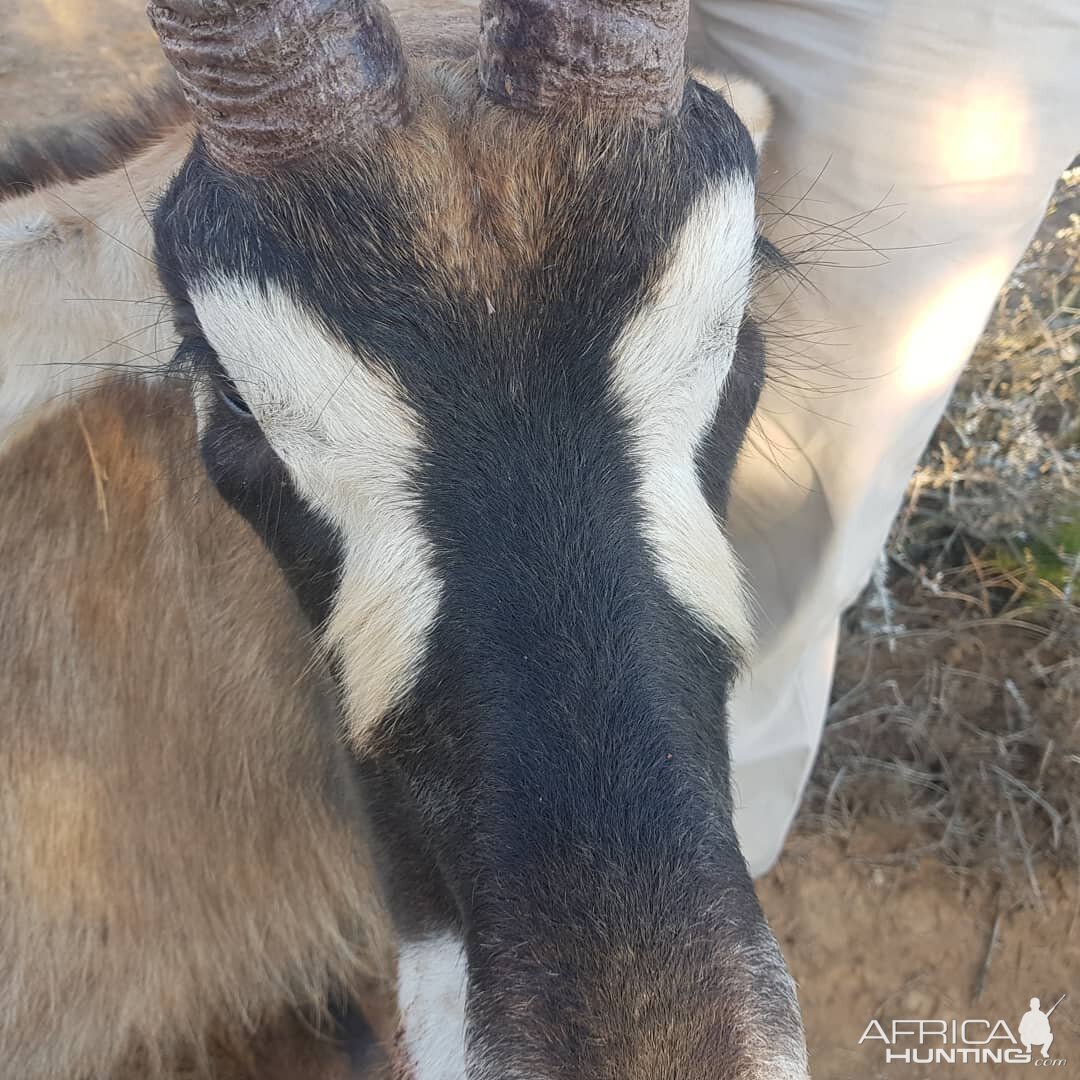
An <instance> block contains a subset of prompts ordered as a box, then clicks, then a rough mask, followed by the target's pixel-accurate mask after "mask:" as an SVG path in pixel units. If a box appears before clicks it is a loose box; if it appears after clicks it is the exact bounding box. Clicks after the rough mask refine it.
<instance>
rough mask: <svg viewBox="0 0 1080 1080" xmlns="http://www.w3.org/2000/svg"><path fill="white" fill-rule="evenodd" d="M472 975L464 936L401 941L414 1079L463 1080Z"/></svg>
mask: <svg viewBox="0 0 1080 1080" xmlns="http://www.w3.org/2000/svg"><path fill="white" fill-rule="evenodd" d="M467 979H468V973H467V967H466V963H465V950H464V948H463V947H462V944H461V941H460V939H459V938H456V937H453V936H451V935H449V934H447V935H446V936H444V937H434V938H429V939H427V940H424V941H417V942H411V943H409V944H406V945H404V946H402V949H401V955H400V956H399V957H398V1009H399V1012H400V1014H401V1024H402V1033H401V1041H402V1046H401V1051H402V1052H403V1053H404V1055H405V1057H406V1059H407V1066H408V1071H407V1072H406V1075H407V1076H409V1080H464V1077H465V995H466V990H467V985H468V983H467Z"/></svg>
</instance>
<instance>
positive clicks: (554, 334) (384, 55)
mask: <svg viewBox="0 0 1080 1080" xmlns="http://www.w3.org/2000/svg"><path fill="white" fill-rule="evenodd" d="M150 14H151V18H152V20H153V23H154V25H155V27H156V29H157V32H158V34H159V36H160V38H161V42H162V45H163V47H164V49H165V52H166V55H167V56H168V58H169V60H170V62H171V63H172V65H173V66H174V67H175V69H176V72H177V74H178V76H179V78H180V80H181V82H182V84H183V86H184V88H185V91H186V93H187V95H188V97H189V99H190V101H191V103H192V106H193V108H194V112H195V117H196V122H197V128H198V135H197V137H196V139H195V142H194V145H193V146H192V149H191V152H190V154H189V156H188V157H187V160H186V162H185V164H184V165H183V167H182V168H181V170H180V172H179V174H178V175H177V177H176V178H175V180H174V181H173V183H172V185H171V188H170V189H169V191H168V192H167V194H166V195H165V196H164V198H163V199H162V201H161V204H160V206H159V208H158V210H157V213H156V219H155V232H156V244H157V259H158V263H159V266H160V270H161V274H162V276H163V279H164V281H165V284H166V287H167V288H168V290H169V292H170V294H171V296H172V299H173V303H174V306H175V312H176V321H177V326H178V329H179V332H180V334H181V335H182V338H183V344H182V345H181V347H180V351H179V354H178V360H179V361H182V362H184V363H185V364H186V365H187V366H188V367H189V368H190V369H191V370H192V371H193V372H194V383H193V385H194V394H195V399H196V409H197V413H198V416H199V430H200V441H201V452H202V456H203V459H204V461H205V464H206V468H207V470H208V472H209V475H210V476H211V477H212V479H213V480H214V482H215V483H216V484H217V486H218V488H219V489H220V491H221V492H222V493H223V494H224V496H225V497H226V499H227V500H229V501H230V502H231V504H232V505H233V506H234V507H235V508H236V509H237V510H238V511H239V512H240V513H242V514H243V515H245V516H246V517H247V518H248V520H249V521H250V522H251V523H252V525H253V526H254V528H255V529H256V530H257V531H258V532H259V533H260V535H261V536H262V537H263V539H264V540H265V542H266V544H267V545H268V546H269V547H270V549H271V550H272V551H273V552H274V554H275V555H276V556H277V558H278V560H279V561H280V563H281V565H282V567H283V569H284V572H285V574H286V575H287V577H288V579H289V581H290V582H291V583H292V585H293V587H294V588H295V590H296V592H297V593H298V595H299V597H300V599H301V601H302V603H303V604H304V606H305V607H306V609H307V611H308V613H309V615H310V617H311V620H312V624H313V627H314V635H315V638H316V640H317V642H318V646H319V648H320V649H321V650H322V651H323V652H324V653H325V655H326V656H327V657H328V659H329V661H330V663H331V665H332V668H333V671H334V672H335V675H336V681H337V685H338V688H339V691H340V699H341V714H342V717H343V730H344V734H345V737H346V738H347V740H348V742H349V745H350V747H351V749H352V751H353V753H354V755H355V757H356V760H357V767H358V776H359V781H360V785H361V788H362V791H363V794H364V797H365V798H366V799H367V800H368V802H369V803H370V808H371V813H372V816H373V819H374V821H375V822H376V825H377V828H378V834H379V843H380V874H381V877H382V880H383V882H384V885H385V889H386V892H387V894H388V896H389V898H390V903H391V907H392V909H393V911H394V914H395V918H396V924H397V932H398V934H399V937H400V990H399V1005H400V1013H401V1020H402V1032H401V1038H400V1046H399V1054H400V1059H401V1060H400V1065H399V1067H400V1070H401V1073H402V1075H403V1076H407V1077H415V1078H416V1080H464V1078H466V1077H468V1078H469V1080H488V1078H491V1080H496V1078H497V1080H717V1078H739V1080H797V1078H802V1077H804V1076H805V1075H806V1065H805V1052H804V1045H803V1037H802V1032H801V1025H800V1021H799V1014H798V1008H797V1005H796V1001H795V995H794V990H793V986H792V983H791V980H790V977H789V976H788V974H787V971H786V969H785V966H784V963H783V961H782V959H781V957H780V954H779V951H778V948H777V945H776V943H775V941H774V939H773V937H772V935H771V934H770V932H769V930H768V927H767V926H766V923H765V921H764V918H763V916H762V913H761V911H760V909H759V907H758V904H757V901H756V899H755V896H754V891H753V888H752V886H751V881H750V877H749V875H748V873H747V870H746V866H745V863H744V861H743V858H742V856H741V854H740V851H739V846H738V842H737V839H736V836H735V832H734V829H733V827H732V797H731V793H730V783H729V762H728V749H727V737H726V731H725V723H726V720H725V714H726V708H727V698H728V693H729V688H730V685H731V682H732V679H733V677H734V675H735V674H736V672H737V670H738V667H739V664H740V662H741V660H742V659H743V657H744V656H745V655H746V651H747V649H748V647H749V639H750V632H749V624H748V618H747V614H746V605H745V601H744V596H743V588H742V584H741V581H740V576H739V572H738V569H737V566H736V562H735V559H734V557H733V555H732V552H731V549H730V547H729V545H728V542H727V540H726V539H725V535H724V515H725V504H726V500H727V490H728V484H729V480H730V477H731V473H732V469H733V467H734V464H735V459H736V456H737V454H738V451H739V447H740V445H741V442H742V440H743V436H744V434H745V431H746V427H747V424H748V422H749V419H750V415H751V413H752V411H753V409H754V406H755V403H756V399H757V394H758V390H759V387H760V384H761V381H762V372H763V359H762V347H761V342H760V337H759V334H758V332H757V330H756V328H755V325H754V322H753V320H752V318H751V316H750V314H749V311H748V301H749V298H750V291H751V282H752V274H753V268H754V261H755V251H756V242H757V241H756V229H755V214H754V183H755V168H756V162H755V150H754V145H753V142H752V140H751V138H750V136H749V135H748V133H747V131H746V129H745V127H744V126H743V124H742V123H741V122H740V120H739V119H738V117H737V116H736V115H735V114H734V112H733V111H732V110H731V108H730V107H729V106H728V104H727V103H726V102H725V100H724V99H723V98H722V97H721V96H720V95H719V94H717V93H715V92H714V91H712V90H711V89H709V88H708V87H707V86H705V85H703V84H701V83H699V82H697V81H695V80H694V79H693V78H690V77H689V76H688V73H687V71H686V69H685V67H684V61H683V51H684V46H685V36H686V19H687V3H686V0H485V2H484V4H483V6H482V9H481V12H480V19H479V28H478V30H477V28H476V26H475V15H470V14H468V13H466V14H465V15H464V16H462V15H461V14H460V13H457V14H452V13H447V12H437V11H434V10H433V9H426V10H424V11H419V12H413V13H412V17H411V19H409V20H406V19H404V18H403V19H402V20H401V21H402V32H401V33H400V34H399V32H398V30H397V28H395V25H394V23H393V21H392V20H391V16H390V14H389V12H388V11H387V10H386V9H385V8H384V7H383V6H382V5H381V4H379V3H378V2H377V0H336V2H335V0H168V2H167V3H156V2H155V3H152V4H151V6H150Z"/></svg>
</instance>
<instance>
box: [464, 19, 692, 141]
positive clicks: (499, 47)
mask: <svg viewBox="0 0 1080 1080" xmlns="http://www.w3.org/2000/svg"><path fill="white" fill-rule="evenodd" d="M688 18H689V2H688V0H482V3H481V8H480V48H479V57H478V60H479V70H480V82H481V85H482V86H483V88H484V90H485V91H486V92H487V94H488V95H489V96H491V97H492V98H494V99H495V100H496V101H500V102H502V103H503V104H505V105H510V106H513V107H516V108H522V109H526V110H529V111H532V112H541V111H545V110H548V109H552V108H556V107H558V106H559V105H560V104H561V103H563V102H567V101H583V102H587V103H588V104H589V105H590V106H591V107H596V106H598V107H603V108H608V109H610V110H611V111H613V112H616V113H619V114H621V115H624V116H638V117H641V118H643V119H645V120H648V121H653V122H655V121H659V120H661V119H662V118H663V117H665V116H670V115H673V114H674V113H676V112H678V110H679V107H680V105H681V103H682V97H683V90H684V88H685V85H686V65H685V58H684V54H685V50H686V35H687V22H688Z"/></svg>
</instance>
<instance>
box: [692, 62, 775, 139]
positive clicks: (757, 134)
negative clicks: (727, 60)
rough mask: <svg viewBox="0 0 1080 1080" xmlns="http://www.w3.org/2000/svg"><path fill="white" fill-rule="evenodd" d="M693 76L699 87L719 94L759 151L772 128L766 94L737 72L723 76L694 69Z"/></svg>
mask: <svg viewBox="0 0 1080 1080" xmlns="http://www.w3.org/2000/svg"><path fill="white" fill-rule="evenodd" d="M693 76H694V78H695V79H697V81H698V82H699V83H701V84H702V85H703V86H707V87H708V88H709V89H710V90H715V91H716V92H717V93H718V94H720V95H722V96H723V97H724V98H725V99H726V101H727V103H728V104H729V105H730V106H731V107H732V108H733V109H734V110H735V112H736V114H737V115H738V117H739V119H740V120H741V121H742V122H743V123H744V124H745V125H746V130H747V131H749V132H750V138H751V139H753V140H754V149H755V150H757V152H758V153H759V154H760V153H761V149H762V147H763V146H764V145H765V140H766V139H767V138H768V136H769V129H770V128H771V127H772V121H773V107H772V102H771V101H769V97H768V95H767V94H766V93H765V91H764V90H762V89H761V87H760V86H758V84H757V83H756V82H751V81H750V80H749V79H744V78H743V77H742V76H741V75H723V74H720V73H718V72H714V71H706V70H704V69H702V68H695V69H694V71H693Z"/></svg>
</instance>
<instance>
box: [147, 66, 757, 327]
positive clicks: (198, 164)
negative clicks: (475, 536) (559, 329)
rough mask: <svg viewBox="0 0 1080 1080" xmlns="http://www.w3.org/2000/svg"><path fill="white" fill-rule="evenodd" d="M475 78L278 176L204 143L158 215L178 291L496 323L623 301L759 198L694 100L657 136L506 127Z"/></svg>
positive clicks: (744, 149) (717, 100)
mask: <svg viewBox="0 0 1080 1080" xmlns="http://www.w3.org/2000/svg"><path fill="white" fill-rule="evenodd" d="M469 70H470V69H469V67H468V65H454V64H446V65H443V66H442V67H439V68H438V69H436V70H434V71H432V70H429V71H427V72H425V73H424V74H423V76H422V77H421V76H418V77H417V78H416V80H415V81H416V104H415V109H414V112H413V117H412V121H411V122H410V124H409V125H407V126H406V127H404V128H402V129H400V130H389V131H380V132H377V133H373V134H372V136H371V137H370V139H368V140H367V141H366V142H364V143H363V144H362V145H359V146H352V147H349V148H341V149H339V150H338V151H337V152H335V153H332V154H328V155H326V156H324V157H323V158H320V159H318V160H311V161H309V162H307V163H305V164H303V165H300V166H296V167H293V168H291V169H288V170H283V171H282V172H281V173H279V174H277V175H274V176H270V177H261V178H246V177H239V176H235V175H232V174H229V173H227V172H225V171H223V170H221V169H219V168H218V167H216V166H215V165H214V164H213V162H212V161H211V160H210V159H209V158H208V157H207V156H206V154H205V152H204V150H203V148H202V147H201V146H200V145H199V144H198V143H196V146H195V148H194V150H193V152H192V154H191V155H190V157H189V159H188V161H187V163H186V164H185V166H184V168H183V169H182V170H181V172H180V174H179V176H178V177H177V179H176V180H175V181H174V184H173V185H172V188H171V190H170V191H169V192H168V193H167V194H166V196H165V198H164V199H163V201H162V203H161V205H160V207H159V211H158V214H157V219H156V233H157V239H158V254H159V259H160V260H161V262H162V263H163V264H164V265H165V267H166V273H167V274H171V275H172V276H174V277H175V279H176V283H177V284H179V285H180V286H181V287H187V286H190V285H191V283H192V282H193V281H194V280H195V279H198V278H200V277H201V278H218V279H220V278H223V277H225V278H233V277H249V278H255V279H256V280H258V281H260V282H265V281H267V280H276V281H277V282H278V283H280V284H282V285H285V286H286V287H287V288H288V289H289V291H291V292H292V291H295V292H298V293H300V294H304V295H306V296H307V297H308V298H310V299H313V300H314V301H315V303H316V306H318V307H320V308H323V307H325V306H326V305H327V304H330V305H333V304H334V303H335V302H341V303H343V304H345V305H349V304H354V305H355V304H356V303H365V302H369V301H372V300H380V301H384V302H387V303H394V302H398V303H401V304H408V305H409V306H413V307H414V306H415V305H416V304H417V303H418V302H420V301H422V300H423V299H425V298H427V299H429V300H431V301H440V300H441V301H445V300H447V299H448V298H453V300H454V301H457V300H459V299H460V298H461V297H469V298H472V299H473V300H474V301H475V302H476V304H477V307H478V310H480V311H481V312H483V313H490V309H491V308H492V307H494V308H496V310H498V309H500V308H505V307H506V305H511V306H514V305H521V304H523V303H525V304H529V305H530V306H532V305H533V304H534V302H535V299H536V296H537V294H542V293H544V292H545V290H546V291H548V292H551V291H552V290H560V291H565V290H566V288H567V287H573V286H574V285H577V286H579V287H585V285H586V284H587V283H588V284H589V287H590V288H592V289H594V290H597V300H598V301H602V300H603V299H604V297H603V295H602V293H603V291H604V290H603V287H602V283H603V285H604V286H606V285H607V284H610V285H611V286H613V287H614V291H615V292H619V291H620V288H621V289H622V291H623V292H625V291H626V287H627V286H628V285H629V283H630V282H631V281H632V282H634V283H636V284H637V285H641V284H642V283H643V282H644V281H645V279H646V278H647V277H648V276H649V268H650V267H656V273H659V272H660V271H659V266H658V264H659V262H660V261H662V258H663V256H664V254H665V252H666V250H667V248H668V247H669V246H670V244H671V242H672V239H673V237H674V236H675V234H676V232H677V231H678V228H679V226H680V225H681V224H682V223H683V221H684V220H685V219H686V217H687V216H688V215H689V213H690V210H691V208H692V207H693V205H694V204H695V202H697V201H698V200H699V199H700V198H701V197H702V196H703V195H704V194H705V193H706V192H707V190H708V189H709V188H710V187H712V186H715V185H717V184H724V183H730V182H731V181H732V180H737V181H739V182H741V183H745V184H752V178H753V174H754V171H755V168H756V160H755V153H754V148H753V144H752V142H751V140H750V137H749V135H748V134H747V132H746V130H745V129H744V127H743V125H742V124H741V122H740V121H739V120H738V118H737V117H736V116H735V114H734V112H733V111H732V110H731V109H730V107H729V106H728V105H727V104H726V103H725V102H724V101H723V99H722V98H721V97H720V96H719V95H717V94H715V93H713V92H712V91H711V90H708V89H706V88H704V87H699V86H698V85H697V84H695V83H690V84H689V85H688V88H687V93H686V97H685V100H684V104H683V108H682V110H681V112H680V114H679V115H678V116H677V117H675V118H673V119H672V120H670V121H669V122H667V123H665V124H662V125H660V126H658V127H648V126H646V125H643V124H635V123H626V122H622V123H619V122H616V121H615V120H613V119H612V118H610V117H596V116H590V115H589V113H588V112H586V111H582V112H580V113H578V114H570V113H563V114H559V115H556V116H553V117H543V118H539V117H534V116H529V115H524V114H521V113H517V112H514V111H511V110H507V109H504V108H502V107H499V106H497V105H492V104H491V103H490V102H488V101H487V100H486V99H484V98H483V97H481V96H480V94H479V92H478V90H477V88H476V86H475V76H474V75H473V76H471V77H470V75H469ZM731 213H732V214H733V215H743V216H747V215H751V216H752V213H753V210H752V206H751V205H748V204H747V203H746V202H745V201H740V202H738V203H733V204H732V206H731ZM294 286H295V289H294V288H293V287H294Z"/></svg>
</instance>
